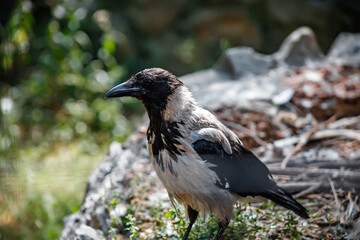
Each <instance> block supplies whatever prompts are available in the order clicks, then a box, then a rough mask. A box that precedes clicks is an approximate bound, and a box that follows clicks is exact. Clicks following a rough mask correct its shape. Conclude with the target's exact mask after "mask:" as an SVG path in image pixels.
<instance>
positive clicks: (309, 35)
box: [274, 27, 324, 67]
mask: <svg viewBox="0 0 360 240" xmlns="http://www.w3.org/2000/svg"><path fill="white" fill-rule="evenodd" d="M274 57H275V59H277V61H279V62H283V63H285V64H287V65H289V66H295V67H300V66H304V65H306V64H307V63H309V62H318V61H321V60H323V58H324V56H323V54H322V52H321V49H320V48H319V45H318V43H317V41H316V38H315V35H314V33H313V31H312V30H311V29H310V28H308V27H301V28H299V29H297V30H296V31H294V32H292V33H291V34H290V35H289V36H288V37H287V38H286V39H285V40H284V42H283V43H282V45H281V47H280V49H279V51H278V52H276V53H275V54H274Z"/></svg>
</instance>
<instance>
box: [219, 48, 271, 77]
mask: <svg viewBox="0 0 360 240" xmlns="http://www.w3.org/2000/svg"><path fill="white" fill-rule="evenodd" d="M275 67H276V62H275V60H274V59H273V58H272V57H271V56H268V55H263V54H259V53H256V52H255V51H254V49H252V48H249V47H237V48H231V49H228V50H226V51H225V53H224V54H223V56H222V57H220V59H219V61H218V62H217V63H216V64H215V65H214V67H213V69H215V70H219V71H223V72H228V73H230V74H231V75H232V77H233V78H234V79H239V78H241V77H245V76H248V75H255V76H256V75H261V74H265V73H267V72H269V70H270V69H273V68H275Z"/></svg>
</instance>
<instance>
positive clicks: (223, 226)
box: [215, 219, 230, 240]
mask: <svg viewBox="0 0 360 240" xmlns="http://www.w3.org/2000/svg"><path fill="white" fill-rule="evenodd" d="M229 223H230V220H229V219H225V221H223V222H222V221H220V222H219V231H218V232H217V234H216V236H215V240H219V239H220V238H221V235H222V234H223V233H224V231H225V229H226V228H227V226H228V225H229Z"/></svg>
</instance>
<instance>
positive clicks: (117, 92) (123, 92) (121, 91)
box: [105, 81, 141, 98]
mask: <svg viewBox="0 0 360 240" xmlns="http://www.w3.org/2000/svg"><path fill="white" fill-rule="evenodd" d="M140 92H141V89H140V88H137V87H132V86H131V84H130V83H129V81H126V82H124V83H121V84H119V85H117V86H115V87H113V88H112V89H110V90H109V91H108V92H107V93H106V94H105V98H113V97H125V96H130V97H135V96H137V95H139V93H140Z"/></svg>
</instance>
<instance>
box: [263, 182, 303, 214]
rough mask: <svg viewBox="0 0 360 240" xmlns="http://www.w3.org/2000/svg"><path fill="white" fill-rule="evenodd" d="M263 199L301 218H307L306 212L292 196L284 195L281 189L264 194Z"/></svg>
mask: <svg viewBox="0 0 360 240" xmlns="http://www.w3.org/2000/svg"><path fill="white" fill-rule="evenodd" d="M263 197H266V198H268V199H270V200H271V201H273V202H275V203H277V204H279V205H281V206H283V207H285V208H287V209H290V210H292V211H294V212H295V213H296V214H297V215H299V216H300V217H303V218H309V215H308V210H307V209H306V208H304V207H303V206H302V205H301V204H300V203H298V202H297V201H296V200H295V199H293V198H292V196H291V195H290V194H288V193H286V192H285V191H284V190H282V189H281V188H278V191H276V192H270V193H265V194H264V195H263Z"/></svg>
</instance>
